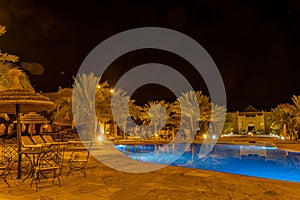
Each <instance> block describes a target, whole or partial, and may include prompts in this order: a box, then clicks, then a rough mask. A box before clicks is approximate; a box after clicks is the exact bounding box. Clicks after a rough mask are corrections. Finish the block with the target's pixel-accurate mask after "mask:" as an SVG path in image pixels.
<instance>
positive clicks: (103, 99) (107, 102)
mask: <svg viewBox="0 0 300 200" xmlns="http://www.w3.org/2000/svg"><path fill="white" fill-rule="evenodd" d="M111 95H112V93H111V92H110V89H109V85H108V82H107V81H106V82H103V83H99V84H98V85H97V90H96V96H95V101H96V102H95V104H96V113H97V117H98V119H99V121H100V122H102V123H106V122H108V121H112V120H113V116H112V112H111Z"/></svg>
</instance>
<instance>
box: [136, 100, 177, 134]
mask: <svg viewBox="0 0 300 200" xmlns="http://www.w3.org/2000/svg"><path fill="white" fill-rule="evenodd" d="M171 112H172V104H170V103H169V102H166V101H164V100H161V101H149V102H148V104H146V105H145V106H144V107H143V112H142V113H143V114H142V115H141V119H142V120H143V121H144V123H147V124H149V123H150V122H151V124H153V132H152V136H153V135H155V134H157V132H158V131H157V130H161V129H162V128H163V127H164V126H165V125H166V124H167V123H171V121H170V120H169V119H170V115H171Z"/></svg>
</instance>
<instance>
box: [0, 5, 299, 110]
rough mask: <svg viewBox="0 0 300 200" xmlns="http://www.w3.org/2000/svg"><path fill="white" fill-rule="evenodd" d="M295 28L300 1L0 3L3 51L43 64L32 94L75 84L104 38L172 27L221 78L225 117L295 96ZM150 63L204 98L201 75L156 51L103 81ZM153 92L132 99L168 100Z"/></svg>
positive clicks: (121, 62)
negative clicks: (175, 74)
mask: <svg viewBox="0 0 300 200" xmlns="http://www.w3.org/2000/svg"><path fill="white" fill-rule="evenodd" d="M299 22H300V2H299V1H298V0H189V1H175V0H165V1H164V0H152V1H141V0H139V1H137V0H134V1H133V0H132V1H129V0H123V1H116V0H94V1H92V0H86V1H78V2H77V1H69V0H14V1H9V0H0V23H1V24H5V25H7V29H8V32H7V34H5V35H4V36H2V37H0V49H1V50H3V51H4V52H9V53H13V54H16V55H18V56H20V59H21V60H20V63H21V62H29V63H39V64H40V65H42V66H43V67H44V73H43V74H41V75H35V74H37V73H33V74H32V73H30V72H29V71H26V72H27V74H28V75H29V77H30V80H31V82H32V84H33V86H34V88H35V89H36V91H40V90H42V91H43V92H53V91H57V89H58V87H59V86H62V87H71V86H72V83H73V79H72V76H75V75H76V73H77V70H78V68H79V67H80V65H81V63H82V61H83V60H84V58H85V57H86V56H87V54H88V53H89V52H90V51H91V50H92V49H93V48H94V47H95V46H97V45H98V44H99V43H100V42H102V41H103V40H105V39H106V38H108V37H110V36H113V35H114V34H116V33H119V32H121V31H125V30H128V29H132V28H137V27H145V26H158V27H165V28H170V29H174V30H177V31H180V32H182V33H184V34H186V35H188V36H190V37H192V38H193V39H195V40H196V41H198V42H199V43H200V44H201V45H202V46H203V47H204V48H205V49H206V51H207V52H208V53H209V54H210V56H211V57H212V59H213V60H214V61H215V63H216V65H217V66H218V68H219V70H220V72H221V75H222V77H223V80H224V83H225V87H226V92H227V101H228V109H229V110H230V111H233V110H241V109H243V108H245V107H246V106H248V105H249V104H251V105H253V106H254V107H257V108H258V109H260V110H269V109H271V108H274V107H275V106H276V105H277V104H279V103H285V102H289V103H291V97H292V95H294V94H296V95H300V78H299V75H300V73H299V72H300V70H299V67H300V59H299V57H300V53H299V44H300V41H299V36H300V23H299ZM147 62H160V63H163V64H167V65H169V66H172V67H174V68H175V69H177V70H178V71H180V72H181V73H183V74H184V75H185V76H186V77H187V78H188V79H189V81H190V82H191V83H192V85H193V86H194V88H195V89H200V90H203V91H204V93H205V94H207V91H206V86H205V84H203V81H202V79H201V76H200V75H195V74H194V73H192V72H193V71H192V69H191V66H189V64H188V63H187V62H186V61H185V60H184V59H181V58H178V56H176V55H173V54H171V53H169V52H164V51H160V50H140V51H136V52H131V53H128V54H126V55H123V56H122V57H120V58H118V59H117V60H115V62H113V63H112V64H111V66H110V68H109V70H108V71H107V72H106V73H105V74H104V76H103V80H104V79H107V80H109V82H110V84H111V85H113V84H114V83H116V81H117V80H118V78H119V77H120V76H121V75H122V73H125V72H126V71H127V70H129V69H130V68H132V67H134V66H137V65H140V64H143V63H147ZM22 66H23V67H24V69H27V68H26V65H22ZM151 88H152V89H151ZM158 88H159V87H157V86H152V87H151V86H145V87H142V88H141V89H140V90H139V91H137V94H136V97H140V98H141V99H140V100H139V101H140V102H142V101H146V100H148V99H149V96H153V95H155V94H156V95H158V96H161V95H163V94H164V95H165V94H168V92H167V89H165V88H160V89H158ZM153 89H155V91H156V93H155V94H154V93H153V92H152V93H151V90H152V91H153ZM159 90H160V91H161V93H159V92H158V93H157V91H159ZM145 91H148V92H146V94H147V95H148V96H147V95H145ZM138 93H139V95H138ZM207 95H208V94H207ZM164 97H166V98H167V99H168V98H169V99H170V98H171V97H170V95H169V96H168V97H167V96H164ZM157 98H158V97H157Z"/></svg>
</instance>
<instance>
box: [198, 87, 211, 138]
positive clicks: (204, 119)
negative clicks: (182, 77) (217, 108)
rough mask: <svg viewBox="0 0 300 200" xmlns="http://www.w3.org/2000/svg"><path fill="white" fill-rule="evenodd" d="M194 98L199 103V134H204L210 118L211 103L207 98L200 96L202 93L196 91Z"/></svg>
mask: <svg viewBox="0 0 300 200" xmlns="http://www.w3.org/2000/svg"><path fill="white" fill-rule="evenodd" d="M196 97H197V100H198V103H199V110H200V119H199V122H200V125H201V127H202V129H201V130H202V131H201V132H206V131H207V129H208V124H209V122H210V118H211V112H210V111H211V103H210V101H209V97H208V96H206V95H203V94H202V91H196Z"/></svg>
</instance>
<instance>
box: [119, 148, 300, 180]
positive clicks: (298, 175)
mask: <svg viewBox="0 0 300 200" xmlns="http://www.w3.org/2000/svg"><path fill="white" fill-rule="evenodd" d="M115 147H116V148H117V149H118V150H120V151H121V152H123V153H124V154H125V155H127V156H129V157H130V158H132V159H136V160H140V161H142V162H152V163H160V164H167V163H169V161H170V160H171V159H172V158H173V157H174V156H178V152H180V151H181V150H182V148H185V149H184V153H183V154H182V155H181V156H180V157H179V158H178V159H177V160H176V161H175V162H172V164H171V165H173V166H181V167H187V168H197V169H206V170H214V171H219V172H226V173H232V174H241V175H247V176H256V177H261V178H269V179H276V180H285V181H292V182H300V152H286V151H282V150H279V149H277V148H276V147H272V146H255V145H228V144H224V145H222V144H218V145H215V146H214V148H213V149H212V151H211V152H210V153H209V154H208V155H207V156H206V157H204V158H199V157H198V153H199V151H200V147H201V145H200V144H192V145H191V146H188V147H186V146H185V144H169V145H163V144H156V145H134V146H128V145H127V146H125V145H116V146H115Z"/></svg>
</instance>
